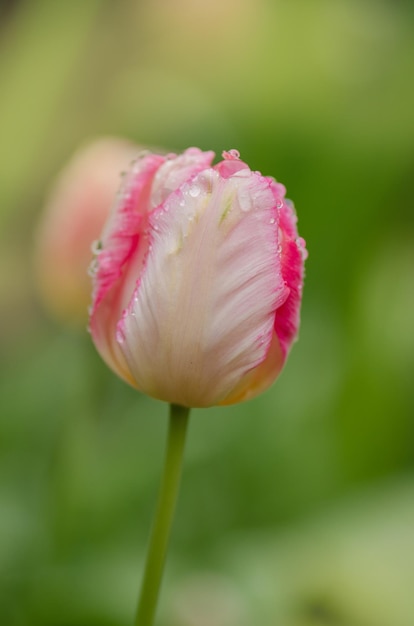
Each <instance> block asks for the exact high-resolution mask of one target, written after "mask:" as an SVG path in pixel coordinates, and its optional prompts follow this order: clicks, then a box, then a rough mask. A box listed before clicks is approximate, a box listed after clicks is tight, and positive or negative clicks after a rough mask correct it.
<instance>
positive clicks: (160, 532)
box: [134, 404, 190, 626]
mask: <svg viewBox="0 0 414 626" xmlns="http://www.w3.org/2000/svg"><path fill="white" fill-rule="evenodd" d="M189 414H190V409H188V408H186V407H183V406H178V405H176V404H171V405H170V423H169V430H168V441H167V451H166V457H165V464H164V472H163V476H162V481H161V487H160V491H159V496H158V503H157V508H156V512H155V517H154V522H153V526H152V531H151V537H150V542H149V549H148V554H147V561H146V564H145V570H144V578H143V582H142V588H141V595H140V598H139V602H138V609H137V613H136V617H135V622H134V624H135V626H152V624H153V622H154V617H155V611H156V608H157V600H158V593H159V589H160V586H161V579H162V574H163V570H164V563H165V557H166V553H167V548H168V541H169V537H170V532H171V525H172V521H173V517H174V511H175V505H176V502H177V495H178V490H179V485H180V478H181V468H182V462H183V452H184V444H185V436H186V432H187V424H188V418H189Z"/></svg>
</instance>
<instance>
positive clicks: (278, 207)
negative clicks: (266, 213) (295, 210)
mask: <svg viewBox="0 0 414 626" xmlns="http://www.w3.org/2000/svg"><path fill="white" fill-rule="evenodd" d="M282 206H283V200H277V201H276V208H277V209H281V208H282Z"/></svg>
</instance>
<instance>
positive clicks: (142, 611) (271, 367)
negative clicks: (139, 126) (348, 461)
mask: <svg viewBox="0 0 414 626" xmlns="http://www.w3.org/2000/svg"><path fill="white" fill-rule="evenodd" d="M213 158H214V153H213V152H202V151H201V150H198V149H196V148H190V149H188V150H186V151H185V152H184V153H183V154H181V155H178V156H177V155H175V154H170V155H157V154H151V153H147V154H144V155H142V156H141V157H140V158H139V159H138V160H137V161H136V162H135V163H134V164H133V166H132V168H131V170H130V171H129V173H128V174H127V175H126V177H125V179H124V182H123V185H122V187H121V190H120V192H119V194H118V197H117V200H116V202H115V205H114V210H113V211H112V213H111V215H110V217H109V219H108V221H107V223H106V225H105V226H104V229H103V232H102V235H101V239H100V241H99V243H98V244H97V246H96V247H95V250H96V256H95V259H94V261H93V265H92V275H93V298H92V306H91V314H90V331H91V334H92V338H93V341H94V343H95V345H96V348H97V349H98V352H99V353H100V355H101V356H102V358H103V359H104V360H105V361H106V363H107V364H108V365H109V366H110V367H111V368H112V369H113V370H114V372H116V373H117V374H118V375H119V376H120V377H121V378H123V379H124V380H125V381H127V382H128V383H130V384H131V385H132V386H134V387H136V388H137V389H138V390H140V391H142V392H144V393H146V394H149V395H150V396H153V397H154V398H158V399H160V400H164V401H166V402H169V403H170V405H171V413H170V430H169V436H168V443H167V455H166V462H165V468H164V474H163V480H162V485H161V490H160V497H159V502H158V507H157V511H156V516H155V523H154V526H153V531H152V536H151V539H150V547H149V553H148V559H147V563H146V568H145V574H144V579H143V585H142V590H141V597H140V602H139V605H138V611H137V615H136V622H135V624H136V626H151V624H152V623H153V619H154V614H155V608H156V603H157V595H158V590H159V586H160V581H161V576H162V570H163V564H164V560H165V555H166V549H167V544H168V537H169V532H170V529H171V523H172V518H173V512H174V508H175V502H176V498H177V493H178V485H179V480H180V473H181V465H182V457H183V449H184V442H185V433H186V427H187V422H188V415H189V410H190V407H209V406H212V405H217V404H231V403H235V402H240V401H242V400H247V399H249V398H253V397H254V396H256V395H257V394H259V393H261V392H262V391H264V390H265V389H267V388H268V387H269V386H270V385H271V384H272V382H273V381H274V380H275V379H276V377H277V376H278V374H279V373H280V371H281V369H282V367H283V364H284V362H285V360H286V357H287V355H288V352H289V349H290V347H291V345H292V342H293V341H294V339H295V338H296V336H297V332H298V326H299V308H300V303H301V295H302V282H303V267H304V259H305V256H306V249H305V244H304V241H303V239H301V238H300V237H299V236H298V233H297V230H296V216H295V212H294V209H293V205H292V204H291V203H290V202H289V201H288V200H285V188H284V187H283V185H281V184H279V183H277V182H276V181H275V180H274V179H273V178H271V177H268V176H262V175H261V174H260V173H259V172H255V171H252V170H251V169H250V168H249V167H248V165H247V164H246V163H244V162H243V161H241V160H240V158H239V154H238V152H237V151H236V150H231V151H230V152H224V153H223V160H222V161H220V162H219V163H218V164H216V165H213V164H212V161H213Z"/></svg>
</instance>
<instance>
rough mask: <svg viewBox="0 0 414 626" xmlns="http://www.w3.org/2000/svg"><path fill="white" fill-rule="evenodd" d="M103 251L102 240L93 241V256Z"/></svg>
mask: <svg viewBox="0 0 414 626" xmlns="http://www.w3.org/2000/svg"><path fill="white" fill-rule="evenodd" d="M101 250H102V241H101V240H100V239H95V241H92V245H91V252H92V254H96V255H98V254H99V253H100V252H101Z"/></svg>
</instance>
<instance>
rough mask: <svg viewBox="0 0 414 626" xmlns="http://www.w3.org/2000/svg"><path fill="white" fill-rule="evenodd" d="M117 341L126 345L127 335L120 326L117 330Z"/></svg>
mask: <svg viewBox="0 0 414 626" xmlns="http://www.w3.org/2000/svg"><path fill="white" fill-rule="evenodd" d="M115 339H116V341H117V343H124V341H125V333H124V331H123V330H122V329H121V328H120V326H119V325H118V326H117V329H116V333H115Z"/></svg>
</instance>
